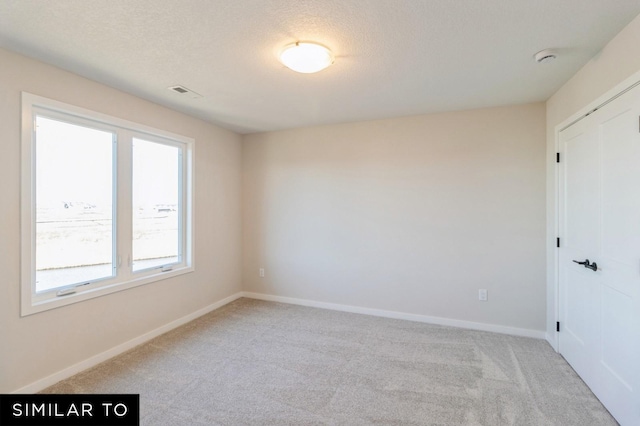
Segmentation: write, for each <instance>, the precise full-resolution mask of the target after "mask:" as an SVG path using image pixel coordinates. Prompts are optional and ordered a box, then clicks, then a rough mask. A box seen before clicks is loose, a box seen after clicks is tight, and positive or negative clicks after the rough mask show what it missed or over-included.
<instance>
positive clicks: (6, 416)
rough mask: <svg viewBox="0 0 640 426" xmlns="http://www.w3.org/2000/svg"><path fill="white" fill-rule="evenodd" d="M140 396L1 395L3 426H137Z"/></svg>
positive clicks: (0, 419) (1, 422)
mask: <svg viewBox="0 0 640 426" xmlns="http://www.w3.org/2000/svg"><path fill="white" fill-rule="evenodd" d="M139 424H140V395H133V394H105V395H85V394H73V395H0V425H2V426H58V425H60V426H63V425H64V426H67V425H76V426H139Z"/></svg>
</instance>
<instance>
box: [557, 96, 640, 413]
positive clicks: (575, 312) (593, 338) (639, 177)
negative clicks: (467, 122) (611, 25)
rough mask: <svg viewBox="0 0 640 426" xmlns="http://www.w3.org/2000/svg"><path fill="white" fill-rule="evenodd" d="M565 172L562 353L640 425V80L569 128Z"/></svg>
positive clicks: (610, 404)
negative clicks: (639, 82) (639, 83)
mask: <svg viewBox="0 0 640 426" xmlns="http://www.w3.org/2000/svg"><path fill="white" fill-rule="evenodd" d="M559 174H560V191H559V196H560V199H559V207H560V211H559V213H560V215H559V216H560V218H559V224H560V249H559V250H560V252H559V262H560V268H559V273H560V276H559V283H560V336H559V349H560V353H561V354H562V355H563V356H564V357H565V359H566V360H567V361H568V362H569V364H571V366H572V367H573V368H574V369H575V371H576V372H577V373H578V374H579V375H580V376H581V377H582V379H583V380H584V381H585V383H587V385H588V386H589V387H590V388H591V390H592V391H593V393H594V394H595V395H596V396H597V397H598V398H599V399H600V401H602V403H603V404H604V405H605V406H606V407H607V409H608V410H609V411H610V412H611V414H612V415H613V416H614V417H615V418H616V420H617V421H618V422H619V423H620V424H622V425H640V396H639V395H640V393H639V389H638V387H639V386H640V368H639V365H640V86H638V87H636V88H634V89H632V90H630V91H628V92H627V93H625V94H624V95H622V96H620V97H619V98H617V99H615V100H613V101H612V102H610V103H609V104H607V105H605V106H604V107H602V108H601V109H599V110H597V111H595V112H593V113H592V114H590V115H589V116H587V117H585V118H583V119H582V120H580V121H579V122H577V123H576V124H574V125H572V126H570V127H569V128H567V129H565V130H563V131H562V132H561V133H560V164H559ZM587 259H588V260H589V264H586V263H584V264H579V263H576V262H585V261H586V260H587ZM574 261H575V262H574ZM594 263H595V264H597V267H596V266H594Z"/></svg>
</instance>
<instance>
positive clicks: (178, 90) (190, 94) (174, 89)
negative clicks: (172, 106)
mask: <svg viewBox="0 0 640 426" xmlns="http://www.w3.org/2000/svg"><path fill="white" fill-rule="evenodd" d="M167 89H169V90H171V91H172V92H176V93H178V94H180V95H183V96H187V97H189V98H191V99H197V98H201V97H202V95H201V94H199V93H196V92H194V91H193V90H191V89H187V88H186V87H184V86H171V87H167Z"/></svg>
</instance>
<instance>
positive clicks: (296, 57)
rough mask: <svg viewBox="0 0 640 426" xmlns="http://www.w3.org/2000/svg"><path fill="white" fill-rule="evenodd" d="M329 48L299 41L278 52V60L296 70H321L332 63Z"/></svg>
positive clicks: (308, 72) (302, 71)
mask: <svg viewBox="0 0 640 426" xmlns="http://www.w3.org/2000/svg"><path fill="white" fill-rule="evenodd" d="M333 61H334V57H333V53H331V50H329V49H328V48H326V47H324V46H322V45H321V44H317V43H312V42H307V41H299V42H296V43H293V44H289V45H287V46H285V48H284V49H283V50H282V52H281V53H280V62H282V63H283V64H284V66H286V67H287V68H289V69H292V70H293V71H296V72H301V73H305V74H310V73H314V72H318V71H322V70H323V69H325V68H327V67H328V66H329V65H331V64H333Z"/></svg>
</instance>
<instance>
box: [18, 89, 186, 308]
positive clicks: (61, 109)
mask: <svg viewBox="0 0 640 426" xmlns="http://www.w3.org/2000/svg"><path fill="white" fill-rule="evenodd" d="M23 117H25V122H24V123H23V159H22V161H23V194H22V212H23V221H22V239H23V247H22V271H23V279H22V281H23V283H22V285H23V288H22V294H23V298H22V300H23V303H22V314H23V315H27V314H30V313H35V312H39V311H42V310H46V309H49V308H53V307H57V306H62V305H66V304H69V303H74V302H78V301H81V300H85V299H88V298H91V297H96V296H100V295H103V294H106V293H110V292H113V291H119V290H122V289H125V288H130V287H133V286H137V285H141V284H146V283H149V282H153V281H156V280H158V279H163V278H167V277H169V276H174V275H177V274H180V273H185V272H190V271H192V270H193V252H192V247H193V237H192V207H191V205H192V202H191V198H192V188H193V184H192V176H193V162H192V155H193V145H194V141H193V140H192V139H189V138H185V137H183V136H178V135H173V134H169V133H168V132H164V131H161V130H157V129H150V128H148V127H145V126H142V125H138V124H135V123H130V122H127V121H124V120H121V119H117V118H113V117H108V116H105V115H102V114H98V113H94V112H91V111H87V110H84V109H81V108H77V107H73V106H70V105H66V104H62V103H59V102H56V101H52V100H48V99H45V98H41V97H38V96H35V95H30V94H27V93H24V94H23Z"/></svg>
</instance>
